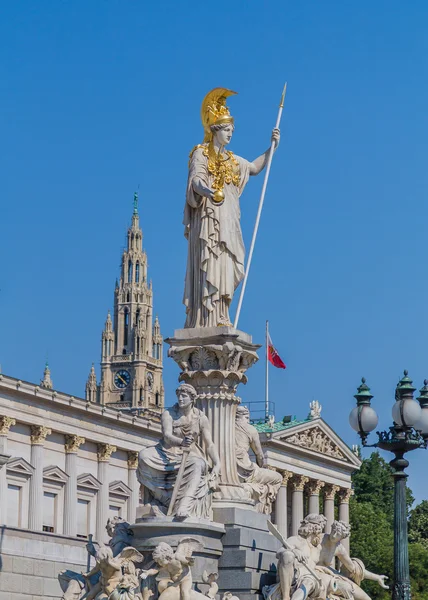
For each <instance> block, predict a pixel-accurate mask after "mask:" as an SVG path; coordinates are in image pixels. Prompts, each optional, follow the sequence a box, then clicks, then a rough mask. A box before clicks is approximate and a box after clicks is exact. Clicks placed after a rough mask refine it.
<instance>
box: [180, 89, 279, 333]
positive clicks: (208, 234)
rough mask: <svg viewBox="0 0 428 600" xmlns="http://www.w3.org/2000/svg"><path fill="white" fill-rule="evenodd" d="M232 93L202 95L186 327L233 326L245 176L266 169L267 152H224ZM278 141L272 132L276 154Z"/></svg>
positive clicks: (188, 212)
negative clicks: (253, 154) (253, 156)
mask: <svg viewBox="0 0 428 600" xmlns="http://www.w3.org/2000/svg"><path fill="white" fill-rule="evenodd" d="M235 93H236V92H232V91H231V90H228V89H225V88H215V89H213V90H211V91H210V92H209V93H208V94H207V95H206V96H205V98H204V101H203V103H202V109H201V117H202V124H203V127H204V132H205V137H204V142H203V143H202V144H199V145H198V146H195V148H193V150H192V152H191V153H190V162H189V177H188V182H187V192H186V205H185V209H184V221H183V223H184V227H185V230H184V234H185V236H186V238H187V240H188V254H187V271H186V279H185V288H184V299H183V302H184V304H185V306H186V314H187V317H186V323H185V327H217V326H219V325H231V323H230V317H229V307H230V304H231V302H232V299H233V295H234V293H235V290H236V288H237V287H238V285H239V283H240V282H241V281H242V279H243V278H244V255H245V248H244V242H243V240H242V232H241V224H240V214H241V212H240V196H241V194H242V192H243V191H244V188H245V186H246V184H247V182H248V179H249V177H250V176H252V175H258V174H259V173H260V172H261V171H262V170H263V169H264V167H265V165H266V162H267V159H268V155H269V151H270V148H269V149H268V150H266V152H264V153H263V154H262V155H261V156H259V157H258V158H256V159H255V160H254V161H253V162H249V161H247V160H245V159H244V158H241V157H240V156H236V155H235V154H233V153H232V152H230V151H229V150H226V149H225V148H226V146H227V145H228V144H229V142H230V141H231V139H232V135H233V131H234V129H235V125H234V119H233V117H232V116H231V115H230V112H229V109H228V107H227V106H226V99H227V98H228V97H229V96H231V95H234V94H235ZM279 139H280V133H279V129H274V130H273V133H272V140H273V142H274V145H275V149H276V148H277V147H278V144H279Z"/></svg>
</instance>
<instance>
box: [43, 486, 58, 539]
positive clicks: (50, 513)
mask: <svg viewBox="0 0 428 600" xmlns="http://www.w3.org/2000/svg"><path fill="white" fill-rule="evenodd" d="M56 499H57V495H56V494H52V492H44V493H43V531H48V532H49V533H54V531H55V521H56Z"/></svg>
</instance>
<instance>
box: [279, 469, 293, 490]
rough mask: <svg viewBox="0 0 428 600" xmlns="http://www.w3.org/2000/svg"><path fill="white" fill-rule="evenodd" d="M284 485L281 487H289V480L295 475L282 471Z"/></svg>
mask: <svg viewBox="0 0 428 600" xmlns="http://www.w3.org/2000/svg"><path fill="white" fill-rule="evenodd" d="M281 475H282V483H281V485H283V486H285V487H287V485H288V482H289V480H290V479H291V478H292V477H293V473H291V472H290V471H282V473H281Z"/></svg>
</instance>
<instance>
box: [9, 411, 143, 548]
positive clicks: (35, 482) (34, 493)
mask: <svg viewBox="0 0 428 600" xmlns="http://www.w3.org/2000/svg"><path fill="white" fill-rule="evenodd" d="M15 423H16V421H15V419H12V418H11V417H4V416H2V417H0V453H1V454H7V437H8V433H9V430H10V427H12V426H13V425H15ZM51 433H52V430H51V429H50V428H49V427H45V426H43V425H32V426H31V459H30V461H31V465H32V466H33V468H34V472H33V475H32V476H31V478H30V487H29V509H28V510H29V512H28V528H29V529H31V530H33V531H42V529H43V452H44V445H45V441H46V438H47V436H49V435H50V434H51ZM84 443H85V438H83V437H81V436H79V435H66V436H65V442H64V450H65V472H66V474H67V475H68V478H67V481H66V483H65V486H64V521H63V534H64V535H68V536H71V537H75V536H76V535H77V455H78V451H79V447H80V446H81V445H82V444H84ZM116 450H117V448H116V446H113V445H111V444H98V446H97V458H98V470H97V479H98V480H99V481H100V484H101V487H100V489H99V491H98V494H97V510H96V530H95V536H96V539H97V540H99V541H105V540H107V539H108V536H106V530H105V527H106V523H107V519H108V512H109V480H108V464H109V462H110V458H111V455H112V454H113V452H116ZM137 467H138V452H135V451H129V452H128V486H129V488H130V489H131V495H130V496H129V498H128V519H130V520H131V521H132V520H134V519H135V514H136V509H137V505H138V503H139V486H138V482H137V477H136V470H137ZM6 498H7V474H6V468H3V469H0V524H2V523H6V518H7V515H6V510H7V502H6Z"/></svg>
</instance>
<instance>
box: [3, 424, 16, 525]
mask: <svg viewBox="0 0 428 600" xmlns="http://www.w3.org/2000/svg"><path fill="white" fill-rule="evenodd" d="M15 423H16V421H15V419H12V417H0V454H3V455H5V456H6V455H7V436H8V433H9V429H10V428H11V427H12V425H15ZM6 518H7V472H6V465H3V466H0V525H7V523H6Z"/></svg>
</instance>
